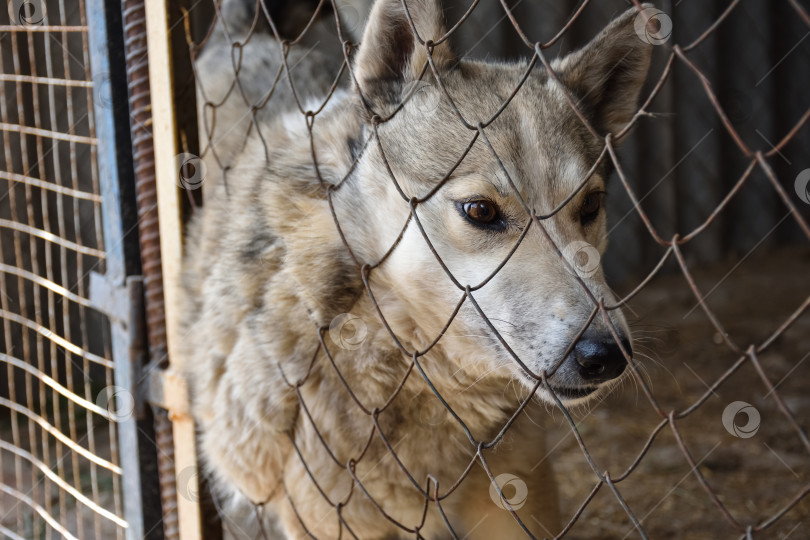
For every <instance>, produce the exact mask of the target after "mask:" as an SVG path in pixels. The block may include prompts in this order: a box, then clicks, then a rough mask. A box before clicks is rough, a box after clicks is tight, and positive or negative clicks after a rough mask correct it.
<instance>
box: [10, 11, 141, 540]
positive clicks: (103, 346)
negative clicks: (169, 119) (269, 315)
mask: <svg viewBox="0 0 810 540" xmlns="http://www.w3.org/2000/svg"><path fill="white" fill-rule="evenodd" d="M7 4H8V9H6V7H7V6H6V5H5V3H4V5H3V7H2V9H0V53H2V60H1V61H2V64H0V148H2V150H0V249H1V251H2V255H1V256H2V260H0V321H2V327H3V330H2V335H0V344H1V345H0V370H2V371H1V372H0V532H1V533H2V534H3V535H5V536H6V537H8V538H123V536H124V531H125V529H126V522H125V521H124V519H123V517H122V516H123V500H122V493H121V474H122V471H121V467H120V462H119V450H118V447H117V439H116V437H117V434H116V423H115V421H116V418H115V415H114V414H112V413H111V412H110V411H109V410H108V409H107V408H106V407H105V406H104V404H102V405H99V399H98V397H99V395H100V393H101V394H102V395H106V394H103V393H102V389H104V388H108V387H112V386H113V362H112V359H111V351H110V341H109V328H108V321H107V320H106V317H104V316H103V315H102V314H101V313H100V312H98V311H97V310H95V309H94V308H93V307H92V306H91V304H90V301H89V291H88V283H89V273H90V272H91V271H96V272H102V271H103V268H104V264H105V258H106V256H105V251H104V249H105V248H104V241H103V236H102V225H101V224H102V213H101V212H102V208H101V192H100V185H99V184H100V179H99V175H98V168H97V163H96V156H97V148H98V140H97V138H96V135H95V127H94V114H93V101H94V98H96V97H97V95H96V94H97V92H96V90H99V91H100V92H104V91H105V89H104V88H103V87H104V85H105V82H106V81H105V79H104V77H103V76H101V75H100V74H94V73H91V71H90V60H89V46H88V29H87V19H86V12H85V9H86V8H85V4H84V1H82V0H79V1H72V0H59V1H56V0H51V1H48V2H44V1H42V2H19V1H9V2H7ZM21 10H22V11H21ZM98 95H99V96H103V94H98ZM99 99H104V98H103V97H100V98H99Z"/></svg>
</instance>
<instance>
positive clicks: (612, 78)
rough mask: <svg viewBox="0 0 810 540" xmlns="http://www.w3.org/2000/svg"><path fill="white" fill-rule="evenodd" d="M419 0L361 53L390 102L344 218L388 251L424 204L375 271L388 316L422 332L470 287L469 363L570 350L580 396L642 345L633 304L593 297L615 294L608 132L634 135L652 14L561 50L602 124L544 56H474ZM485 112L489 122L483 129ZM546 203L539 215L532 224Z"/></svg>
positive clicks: (375, 92) (610, 376)
mask: <svg viewBox="0 0 810 540" xmlns="http://www.w3.org/2000/svg"><path fill="white" fill-rule="evenodd" d="M407 6H408V11H407V12H406V11H405V10H404V9H403V8H402V2H401V1H400V0H378V2H377V3H376V4H375V7H374V9H373V10H372V13H371V15H370V18H369V22H368V25H367V27H366V31H365V34H364V36H363V40H362V43H361V45H360V49H359V51H358V53H357V56H356V58H355V61H354V65H353V74H354V77H355V82H356V91H357V94H358V96H361V98H360V99H362V101H363V103H364V105H363V109H364V110H367V109H371V110H372V111H374V113H376V114H368V113H367V118H366V119H367V125H366V128H365V129H366V134H367V135H369V134H371V133H373V132H374V129H375V128H374V124H377V126H376V130H377V131H378V133H379V143H378V141H377V140H375V139H372V140H371V142H370V143H369V145H368V146H367V148H366V150H365V151H364V152H363V153H362V155H361V157H360V159H359V163H358V166H357V170H356V171H355V173H354V176H353V177H352V179H351V180H352V183H353V185H354V187H353V188H351V189H346V190H343V191H344V194H343V196H342V197H340V199H339V200H342V201H343V204H342V205H339V207H338V213H339V216H338V217H339V218H340V219H341V221H344V220H346V221H349V222H350V223H351V224H352V230H355V231H362V232H361V233H360V234H362V235H363V236H362V238H363V239H362V240H361V239H359V238H349V243H350V244H354V246H353V247H354V248H355V249H356V250H357V251H358V252H359V253H361V255H362V256H363V257H364V258H365V259H366V260H367V261H370V262H374V261H378V260H379V259H380V258H381V257H382V256H383V254H385V253H386V252H387V251H388V249H389V248H390V247H391V245H392V244H393V243H394V242H395V240H396V239H397V238H398V237H399V235H400V234H401V231H402V229H403V225H404V224H405V222H406V219H407V216H408V213H409V204H412V205H414V206H415V208H416V217H417V218H418V220H415V219H412V220H411V222H410V223H409V224H408V226H407V228H406V229H405V232H404V234H403V236H402V238H401V239H400V240H399V244H398V245H397V247H396V249H394V250H393V251H392V252H391V254H390V256H389V258H388V259H386V260H385V262H384V263H383V264H382V265H381V266H380V267H379V268H377V269H376V270H375V271H374V272H375V276H376V280H377V281H376V282H377V283H380V284H383V286H384V287H385V288H386V289H387V291H386V293H387V296H386V295H385V294H381V297H382V301H383V302H386V306H390V307H389V310H388V312H386V306H384V307H383V312H384V314H385V315H386V316H387V317H389V319H390V321H389V322H391V323H392V325H394V327H395V328H401V329H403V330H405V329H407V328H408V326H407V325H408V324H411V323H412V324H413V329H412V330H410V331H411V332H413V333H415V334H416V335H417V336H418V338H417V339H415V343H417V344H421V345H426V344H428V343H430V342H431V341H432V340H433V339H435V338H436V337H437V336H438V334H439V332H441V331H442V328H443V327H444V326H445V324H446V323H447V321H448V320H449V319H450V317H451V316H452V315H453V313H454V309H455V308H456V306H457V305H458V304H459V302H460V301H461V299H462V297H463V296H464V294H465V290H464V287H467V286H469V287H470V292H471V295H470V296H468V297H467V298H466V299H465V300H464V302H463V305H462V306H461V308H460V310H459V311H458V313H457V314H456V315H455V319H454V320H453V323H452V325H450V327H449V328H448V329H447V331H446V334H445V335H444V336H443V337H442V340H441V343H443V344H444V345H445V346H446V347H445V350H447V351H449V352H451V353H452V354H451V355H452V356H453V357H454V358H456V359H457V361H459V362H463V364H464V366H463V367H465V368H466V369H468V370H473V371H477V372H479V373H484V372H486V371H493V370H495V372H501V373H503V374H504V375H505V376H508V377H512V376H518V377H519V378H520V379H521V380H522V381H524V383H525V384H526V385H527V386H533V383H534V381H533V380H532V379H531V377H530V376H528V374H527V373H526V370H525V369H523V368H521V367H519V366H520V364H519V363H518V362H516V361H515V360H514V358H515V357H517V358H519V359H520V361H522V362H523V363H524V364H525V366H526V368H528V370H529V371H531V372H532V373H534V375H535V376H537V375H539V374H540V373H541V372H542V371H544V370H546V371H547V372H549V373H550V372H551V371H552V368H554V366H555V365H557V364H558V363H559V364H560V365H559V368H558V369H556V371H554V373H553V375H552V376H551V377H550V378H549V382H550V383H551V385H552V386H553V387H554V388H555V390H556V392H557V394H558V395H559V396H560V397H562V398H563V399H566V400H567V401H568V402H569V403H570V402H582V400H584V399H586V398H589V397H592V396H594V395H596V394H597V393H598V392H597V390H599V389H603V388H606V387H608V386H609V385H610V383H611V382H612V381H615V380H617V379H618V377H619V376H620V375H621V374H622V373H623V371H624V369H625V366H626V359H625V352H626V353H627V355H631V354H632V350H631V347H630V332H629V329H628V327H627V323H626V321H625V319H624V317H623V316H622V314H621V311H620V310H618V309H616V310H611V311H608V312H606V313H607V318H606V317H605V316H604V315H603V314H602V313H601V312H598V313H596V315H595V316H593V317H591V315H592V313H593V312H594V309H595V306H596V303H595V301H603V302H604V303H605V304H607V305H610V304H611V303H614V302H615V300H616V298H615V297H614V295H613V294H612V293H611V291H610V289H609V288H608V286H607V285H606V283H605V280H604V275H603V273H602V269H601V265H600V256H601V254H602V253H603V252H604V250H605V247H606V241H607V238H606V236H607V234H606V218H605V203H606V199H605V190H606V181H607V176H608V175H609V173H610V167H609V164H610V157H609V155H607V152H605V153H604V154H603V148H604V140H603V138H602V137H601V136H603V135H606V134H607V133H612V134H619V133H620V132H621V131H622V130H623V128H624V127H625V126H626V125H627V124H628V123H629V122H630V120H631V119H632V118H633V115H634V114H635V112H636V107H637V101H638V97H639V93H640V90H641V86H642V84H643V82H644V80H645V78H646V74H647V71H648V68H649V63H650V55H651V48H652V47H651V46H650V45H649V44H648V43H646V42H644V41H643V40H642V39H640V38H639V37H638V36H637V35H636V33H635V30H634V20H635V18H636V17H637V16H640V15H638V12H637V11H636V10H635V9H633V10H630V11H628V12H626V13H625V14H623V15H622V16H621V17H619V18H618V19H616V20H615V21H613V22H612V23H611V24H610V25H609V26H608V27H607V28H606V29H605V30H604V31H603V32H602V33H600V34H599V35H598V36H597V37H596V38H595V39H594V40H593V41H591V42H590V43H589V44H588V45H587V46H586V47H584V48H583V49H581V50H579V51H576V52H574V53H572V54H570V55H568V56H566V57H564V58H562V59H560V60H557V61H555V62H554V63H553V64H552V66H553V68H554V71H555V72H556V74H557V77H558V78H559V80H560V81H561V82H562V83H563V84H564V85H565V87H566V88H567V89H568V92H569V94H568V96H569V97H570V99H571V100H572V101H573V102H575V103H576V105H577V107H578V108H579V110H580V111H581V112H582V114H583V115H584V117H585V118H587V120H588V122H589V123H590V124H591V125H592V126H593V128H594V130H595V131H596V134H595V133H593V132H592V131H590V130H589V129H588V128H587V127H586V126H585V124H584V123H583V122H582V120H581V119H580V117H579V116H578V115H577V113H575V112H574V110H573V109H572V107H571V105H570V103H569V101H568V98H567V97H566V91H565V90H564V88H563V86H562V85H561V84H560V82H557V81H555V80H553V78H552V77H550V76H549V75H548V74H547V72H546V71H545V69H544V68H543V67H542V65H537V66H535V67H534V69H532V70H531V72H530V73H529V74H528V75H526V72H527V65H526V64H525V63H520V64H517V63H512V64H505V63H483V62H473V61H466V60H462V59H459V58H458V57H456V56H455V55H454V54H453V52H452V50H451V48H450V46H449V44H448V43H447V42H446V41H440V40H441V38H442V36H444V34H445V26H444V24H443V22H442V14H441V8H440V6H439V4H438V2H436V1H434V0H409V1H408V2H407ZM414 27H415V29H416V31H417V32H418V36H419V39H417V38H416V37H415V36H414V32H413V29H414ZM429 40H433V41H434V42H439V44H438V45H435V44H434V45H430V47H431V48H432V64H433V67H435V70H436V71H437V72H438V73H439V75H440V79H441V85H439V84H438V83H437V81H436V79H435V77H434V75H433V68H431V66H428V65H427V63H428V53H427V47H426V45H425V44H424V42H427V41H429ZM420 41H421V43H420ZM524 78H525V81H524V82H523V84H522V86H521V87H520V89H519V90H518V91H517V92H516V93H515V94H514V96H513V93H514V92H515V89H516V88H517V86H518V85H519V84H520V83H521V81H523V79H524ZM442 87H443V88H444V89H446V92H447V94H449V96H450V97H451V98H452V103H451V101H450V100H449V99H448V98H447V97H446V95H445V92H444V90H443V89H442ZM510 98H511V99H510ZM507 100H510V102H509V104H508V105H506V106H505V107H504V108H503V110H502V111H501V110H500V109H501V107H502V106H503V105H504V103H506V102H507ZM400 107H401V108H400ZM499 111H500V112H499ZM496 113H499V114H497V115H496ZM459 114H460V115H461V116H462V117H463V118H464V119H465V120H466V122H468V123H469V124H470V126H471V127H472V128H470V127H469V126H465V125H464V124H463V123H462V121H461V120H460V119H459V117H458V115H459ZM493 117H495V119H494V120H492V121H491V123H489V122H490V120H491V118H493ZM479 124H482V125H485V129H484V130H483V133H482V134H479V135H478V136H477V138H476V133H477V126H478V125H479ZM474 138H475V140H474V141H473V139H474ZM380 147H381V149H380ZM496 155H497V157H496ZM600 155H602V158H603V159H602V160H601V161H600V163H599V164H597V161H599V159H598V158H599V157H600ZM462 156H463V159H462ZM389 169H390V170H389ZM591 170H593V172H592V174H591V175H590V177H589V176H588V173H589V171H591ZM451 171H452V172H451ZM450 172H451V173H450ZM448 173H450V174H449V177H448V178H447V179H446V180H445V177H447V176H448ZM391 174H393V176H394V177H395V178H396V184H395V183H394V181H393V180H392V178H391ZM586 179H587V180H586ZM434 190H435V191H434ZM531 210H533V211H534V212H536V214H537V216H539V218H538V219H537V220H536V221H534V222H533V220H532V219H531V217H530V214H529V211H531ZM546 215H550V216H549V217H544V216H546ZM422 231H424V235H425V236H427V238H428V239H429V241H430V244H428V242H427V241H426V240H425V239H424V238H423V233H422ZM350 236H354V235H353V234H352V235H350ZM371 239H373V240H371ZM437 255H438V257H437ZM507 259H508V260H507ZM504 261H506V262H505V264H504ZM449 275H452V276H453V278H450V277H449ZM453 279H455V282H454V281H453ZM389 300H390V301H389ZM396 305H400V306H404V308H405V309H399V310H397V308H396V307H395V306H396ZM479 309H480V312H479ZM481 313H483V314H485V315H486V317H487V318H488V319H489V321H491V324H492V325H493V326H494V327H495V329H497V331H498V332H499V333H500V335H501V336H502V338H503V340H504V342H505V343H506V345H508V347H505V346H504V343H502V342H501V341H500V340H499V339H498V338H497V337H496V335H495V333H494V332H493V331H492V330H491V328H490V327H489V326H488V323H487V322H486V321H485V319H484V318H483V317H482V316H481ZM589 319H590V321H591V322H590V324H588V321H589ZM408 321H410V322H408ZM397 323H401V324H399V325H398V326H397ZM586 326H587V328H586ZM611 327H612V328H613V329H614V330H613V332H614V333H615V335H616V336H618V338H619V339H618V342H617V340H616V339H614V337H613V335H612V333H611V331H610V329H611ZM583 328H584V329H585V330H584V332H583V333H582V336H581V338H580V339H579V341H578V342H577V343H576V344H575V345H574V346H573V347H571V350H570V352H569V353H568V355H567V356H566V357H565V358H564V359H563V356H564V355H565V352H566V350H567V349H569V345H570V344H571V343H572V342H573V341H575V338H576V337H577V335H578V334H579V333H580V331H581V330H582V329H583ZM622 349H624V352H623V351H622ZM505 366H509V367H505ZM498 368H503V369H498ZM541 395H543V392H541ZM545 397H546V398H549V396H547V395H546V396H545ZM549 399H550V398H549Z"/></svg>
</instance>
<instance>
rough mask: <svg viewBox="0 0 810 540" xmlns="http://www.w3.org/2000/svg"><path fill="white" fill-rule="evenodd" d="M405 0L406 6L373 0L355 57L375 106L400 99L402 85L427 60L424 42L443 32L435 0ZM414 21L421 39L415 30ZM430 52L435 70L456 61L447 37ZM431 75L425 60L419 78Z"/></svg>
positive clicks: (364, 89)
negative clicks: (423, 72)
mask: <svg viewBox="0 0 810 540" xmlns="http://www.w3.org/2000/svg"><path fill="white" fill-rule="evenodd" d="M405 3H406V4H407V11H406V9H404V8H403V6H402V0H377V2H375V4H374V8H373V9H372V10H371V14H370V15H369V19H368V23H367V25H366V29H365V32H364V33H363V40H362V41H361V43H360V49H359V51H358V52H357V57H356V60H355V62H354V69H353V71H354V76H355V78H356V80H357V85H358V87H359V89H360V92H361V93H362V94H363V97H364V98H365V100H366V102H367V103H368V104H369V105H371V106H372V107H373V108H375V109H377V108H378V107H383V108H384V107H385V105H390V104H395V103H398V102H399V100H400V98H401V91H402V89H403V87H404V85H406V84H407V83H409V82H413V81H415V80H417V79H418V78H419V75H420V74H421V72H422V69H423V67H424V66H425V64H426V63H427V61H428V53H427V49H426V47H425V45H424V42H427V41H438V40H439V39H441V38H442V37H443V36H444V34H445V26H444V17H443V15H442V10H441V6H440V3H439V1H438V0H406V2H405ZM412 23H413V24H412ZM413 27H416V31H417V33H418V35H419V39H421V41H422V42H423V43H420V41H419V39H417V37H416V36H415V35H414V33H413ZM432 58H433V62H434V64H435V65H436V68H437V71H439V73H441V72H443V71H445V70H447V69H449V68H450V66H451V65H453V64H454V63H455V62H456V57H455V56H454V54H453V52H452V50H451V48H450V45H449V44H448V43H447V42H446V41H444V42H442V43H441V44H440V45H436V46H434V47H433V52H432ZM431 79H432V76H431V75H430V66H428V67H427V72H426V75H425V77H424V78H423V80H431Z"/></svg>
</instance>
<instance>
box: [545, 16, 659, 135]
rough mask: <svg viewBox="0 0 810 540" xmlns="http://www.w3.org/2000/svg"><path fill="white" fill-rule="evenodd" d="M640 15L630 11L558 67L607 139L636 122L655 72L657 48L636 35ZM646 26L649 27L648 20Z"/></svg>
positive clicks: (559, 74) (588, 115)
mask: <svg viewBox="0 0 810 540" xmlns="http://www.w3.org/2000/svg"><path fill="white" fill-rule="evenodd" d="M643 7H644V8H645V9H646V8H651V7H652V6H651V5H650V4H644V5H643ZM637 17H644V13H642V12H640V11H638V10H637V9H636V8H631V9H629V10H627V11H626V12H624V13H623V14H622V15H621V16H619V17H618V18H616V19H614V20H613V21H612V22H611V23H610V24H609V25H608V26H607V27H606V28H605V29H604V30H602V32H601V33H600V34H599V35H598V36H596V37H595V38H594V39H593V40H592V41H591V42H590V43H588V44H587V45H586V46H585V47H583V48H582V49H579V50H577V51H575V52H573V53H571V54H569V55H567V56H565V57H564V58H562V59H559V60H556V61H554V62H553V63H552V68H553V69H554V71H555V72H556V73H557V75H558V76H559V78H560V80H561V81H562V82H563V83H564V84H565V85H566V86H567V87H568V89H569V90H571V91H572V92H573V93H574V97H575V98H576V100H577V106H578V107H580V109H581V110H583V111H584V113H585V115H586V117H587V118H588V119H589V120H590V121H591V123H592V125H593V127H594V128H595V129H596V130H597V131H598V132H599V133H600V134H603V135H606V134H607V133H614V134H615V133H618V132H620V131H621V130H622V129H623V128H624V127H625V125H627V123H628V122H629V121H630V120H631V119H632V118H633V115H634V114H635V113H636V109H637V107H638V98H639V94H640V93H641V87H642V85H643V84H644V81H645V79H646V78H647V72H648V71H649V68H650V57H651V56H652V49H653V46H652V45H651V44H650V43H648V42H647V41H645V40H644V39H642V37H641V36H639V35H638V34H637V33H636V24H637V22H638V21H637V19H636V18H637ZM641 24H642V28H643V25H644V24H645V21H641Z"/></svg>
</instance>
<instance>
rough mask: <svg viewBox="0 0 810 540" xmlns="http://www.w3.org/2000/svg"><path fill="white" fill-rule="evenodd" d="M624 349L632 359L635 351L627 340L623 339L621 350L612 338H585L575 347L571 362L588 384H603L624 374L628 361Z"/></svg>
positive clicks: (608, 336)
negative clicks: (574, 363)
mask: <svg viewBox="0 0 810 540" xmlns="http://www.w3.org/2000/svg"><path fill="white" fill-rule="evenodd" d="M622 348H623V349H624V350H625V351H627V353H628V355H629V356H630V357H632V356H633V349H632V348H631V346H630V342H629V341H628V340H627V338H624V337H623V338H622V346H621V348H620V347H619V345H618V344H617V343H616V341H615V340H614V339H613V337H612V336H610V335H607V336H598V337H590V338H587V337H583V338H582V339H581V340H579V342H578V343H577V344H576V346H575V347H574V351H573V353H572V355H571V356H572V358H571V360H573V361H575V362H576V365H573V366H572V367H574V368H575V369H576V371H577V373H579V376H580V377H581V378H582V380H583V381H584V382H585V383H586V384H594V385H596V384H601V383H604V382H607V381H612V380H613V379H616V378H618V377H619V376H621V374H622V373H624V370H625V368H626V367H627V359H626V358H625V357H624V353H623V352H622Z"/></svg>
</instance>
